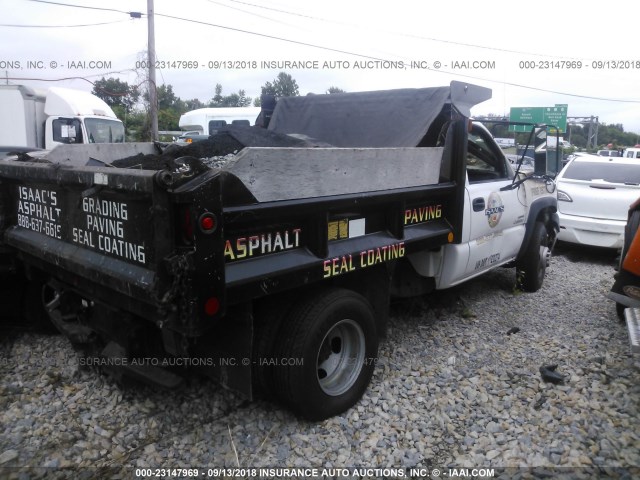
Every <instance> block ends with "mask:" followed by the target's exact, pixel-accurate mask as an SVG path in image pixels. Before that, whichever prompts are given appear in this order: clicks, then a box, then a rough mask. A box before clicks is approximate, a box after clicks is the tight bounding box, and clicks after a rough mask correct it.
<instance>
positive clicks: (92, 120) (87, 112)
mask: <svg viewBox="0 0 640 480" xmlns="http://www.w3.org/2000/svg"><path fill="white" fill-rule="evenodd" d="M0 105H1V107H2V108H0V145H11V146H17V147H33V148H46V149H47V150H50V149H52V148H54V147H55V146H57V145H61V144H72V143H85V144H86V143H122V142H124V125H123V124H122V122H121V121H120V120H119V119H118V117H116V114H115V113H114V112H113V110H112V109H111V107H109V105H107V104H106V103H105V102H104V101H103V100H102V99H100V98H98V97H96V96H95V95H92V94H91V93H89V92H85V91H82V90H72V89H69V88H61V87H51V88H49V89H35V88H31V87H27V86H25V85H2V86H0Z"/></svg>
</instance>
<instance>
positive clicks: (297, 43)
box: [29, 0, 640, 103]
mask: <svg viewBox="0 0 640 480" xmlns="http://www.w3.org/2000/svg"><path fill="white" fill-rule="evenodd" d="M29 1H32V2H37V3H48V4H53V5H60V6H66V7H76V8H87V9H92V10H106V11H113V12H119V13H125V14H127V15H129V14H132V13H135V12H125V11H122V10H116V9H110V8H100V7H87V6H83V5H72V4H66V3H60V2H53V1H49V0H29ZM231 1H233V2H235V3H242V4H245V5H250V6H254V7H258V8H266V9H269V10H275V11H278V12H281V13H286V14H289V15H296V16H301V17H306V18H312V19H316V20H321V21H327V22H332V21H331V20H326V19H319V18H315V17H308V16H305V15H301V14H296V13H291V12H286V11H284V10H278V9H274V8H270V7H261V6H258V5H254V4H250V3H247V2H241V1H239V0H231ZM212 3H213V2H212ZM155 15H156V16H159V17H164V18H169V19H173V20H179V21H183V22H189V23H194V24H199V25H205V26H209V27H214V28H220V29H224V30H229V31H234V32H238V33H245V34H248V35H254V36H259V37H263V38H270V39H272V40H278V41H282V42H287V43H292V44H295V45H301V46H305V47H311V48H317V49H321V50H326V51H331V52H336V53H342V54H345V55H352V56H355V57H360V58H366V59H369V60H377V61H386V60H385V59H383V58H378V57H374V56H371V55H365V54H361V53H357V52H351V51H348V50H341V49H336V48H331V47H325V46H322V45H315V44H312V43H308V42H302V41H298V40H292V39H288V38H283V37H277V36H275V35H268V34H265V33H258V32H251V31H249V30H244V29H241V28H236V27H228V26H225V25H218V24H214V23H210V22H205V21H202V20H193V19H189V18H183V17H177V16H174V15H167V14H162V13H158V12H155ZM333 23H339V22H333ZM418 38H422V39H427V40H430V39H428V38H424V37H418ZM433 40H436V41H443V42H445V43H454V44H458V45H464V46H472V47H478V48H487V49H492V48H491V47H482V46H478V45H472V44H464V43H459V42H449V41H446V40H437V39H433ZM494 50H499V49H494ZM504 51H507V52H510V53H525V52H516V51H512V50H504ZM563 58H565V57H563ZM427 70H429V71H431V72H437V73H446V74H449V75H457V76H460V77H464V78H471V79H474V80H482V81H487V82H492V83H498V84H503V85H509V86H513V87H518V88H525V89H529V90H535V91H539V92H545V93H552V94H556V95H565V96H569V97H576V98H584V99H589V100H599V101H608V102H619V103H640V100H624V99H614V98H603V97H593V96H589V95H579V94H573V93H567V92H559V91H555V90H549V89H544V88H538V87H532V86H528V85H522V84H517V83H512V82H505V81H499V80H491V79H486V78H482V77H476V76H473V75H464V74H460V73H453V72H448V71H445V70H441V69H431V68H427Z"/></svg>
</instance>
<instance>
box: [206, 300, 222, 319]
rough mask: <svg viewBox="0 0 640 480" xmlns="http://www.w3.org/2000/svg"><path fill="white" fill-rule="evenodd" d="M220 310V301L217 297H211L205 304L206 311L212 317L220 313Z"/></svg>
mask: <svg viewBox="0 0 640 480" xmlns="http://www.w3.org/2000/svg"><path fill="white" fill-rule="evenodd" d="M218 310H220V301H219V300H218V299H217V298H216V297H211V298H210V299H209V300H207V302H206V303H205V304H204V313H206V314H207V315H209V316H210V317H211V316H213V315H215V314H216V313H218Z"/></svg>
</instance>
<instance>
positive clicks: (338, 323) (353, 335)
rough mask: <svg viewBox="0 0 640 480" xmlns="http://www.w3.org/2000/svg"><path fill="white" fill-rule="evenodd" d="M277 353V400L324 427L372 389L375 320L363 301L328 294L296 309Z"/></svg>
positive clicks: (348, 294)
mask: <svg viewBox="0 0 640 480" xmlns="http://www.w3.org/2000/svg"><path fill="white" fill-rule="evenodd" d="M281 332H282V335H281V338H279V339H278V340H279V343H278V347H277V351H278V357H279V359H281V360H282V359H286V360H287V361H288V362H289V363H287V362H285V363H284V364H283V365H280V366H278V368H276V369H274V381H275V392H276V394H277V396H278V398H279V399H280V400H281V401H282V402H283V403H285V404H286V405H287V406H288V407H289V408H291V409H292V410H293V411H295V412H296V413H297V414H299V415H301V416H302V417H304V418H306V419H308V420H312V421H319V420H323V419H325V418H328V417H332V416H334V415H338V414H340V413H342V412H344V411H345V410H347V409H349V408H350V407H352V406H353V405H355V404H356V402H357V401H358V400H359V399H360V397H361V396H362V394H363V393H364V392H365V390H366V389H367V387H368V385H369V382H370V381H371V376H372V375H373V370H374V367H375V363H376V357H377V354H378V335H377V331H376V323H375V316H374V313H373V309H372V307H371V305H370V304H369V302H368V301H367V300H365V298H364V297H362V296H361V295H359V294H357V293H355V292H352V291H350V290H344V289H331V290H325V291H322V292H319V293H315V294H314V295H312V296H310V297H307V298H305V299H303V300H302V301H300V302H299V303H298V304H297V305H295V306H294V307H293V309H292V310H291V311H290V314H289V315H288V316H287V318H286V319H285V320H284V322H283V325H282V329H281Z"/></svg>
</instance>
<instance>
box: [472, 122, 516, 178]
mask: <svg viewBox="0 0 640 480" xmlns="http://www.w3.org/2000/svg"><path fill="white" fill-rule="evenodd" d="M487 140H488V139H486V134H485V133H484V132H482V131H481V130H479V129H475V128H474V130H473V131H472V132H471V133H469V142H468V144H467V175H468V176H469V183H477V182H487V181H495V180H505V179H507V178H509V171H508V169H507V165H506V162H505V160H504V156H503V155H502V154H501V153H499V152H495V151H494V148H493V145H492V143H490V142H489V141H487Z"/></svg>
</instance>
